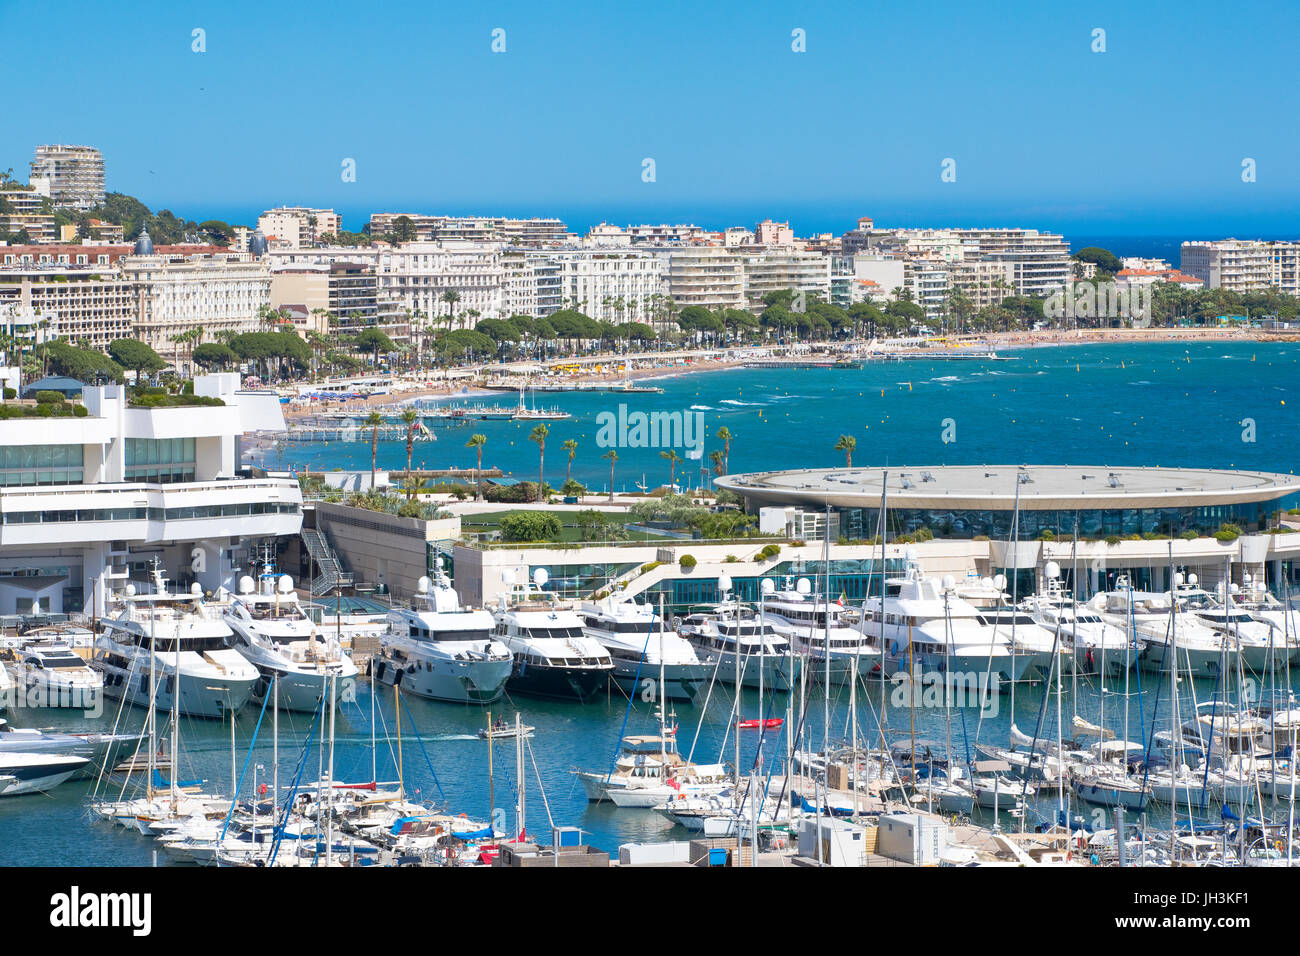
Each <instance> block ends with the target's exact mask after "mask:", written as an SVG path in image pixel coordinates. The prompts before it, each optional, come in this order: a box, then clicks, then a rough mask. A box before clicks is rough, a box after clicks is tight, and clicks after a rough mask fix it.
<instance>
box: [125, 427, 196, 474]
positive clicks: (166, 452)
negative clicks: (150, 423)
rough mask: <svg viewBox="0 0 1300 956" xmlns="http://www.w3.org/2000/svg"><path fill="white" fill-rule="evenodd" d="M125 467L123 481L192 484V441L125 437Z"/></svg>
mask: <svg viewBox="0 0 1300 956" xmlns="http://www.w3.org/2000/svg"><path fill="white" fill-rule="evenodd" d="M125 464H126V480H127V481H147V482H157V483H159V484H170V483H172V482H177V481H193V480H194V439H193V438H128V439H127V440H126V463H125Z"/></svg>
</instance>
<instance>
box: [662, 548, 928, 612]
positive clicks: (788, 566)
mask: <svg viewBox="0 0 1300 956" xmlns="http://www.w3.org/2000/svg"><path fill="white" fill-rule="evenodd" d="M826 564H827V562H825V561H785V562H782V563H780V564H777V565H775V566H774V567H773V568H772V569H771V570H770V571H768V572H766V573H765V574H762V575H758V576H754V577H735V576H733V577H732V579H731V595H732V597H733V598H736V599H738V600H741V601H748V602H750V603H756V602H757V601H758V596H759V588H761V587H762V584H761V582H762V581H763V579H764V578H770V579H771V580H772V583H773V584H775V585H776V587H777V590H781V589H782V588H784V587H785V586H786V584H787V583H794V582H795V581H797V580H798V579H799V578H807V579H808V581H809V583H810V584H811V585H812V589H813V591H814V592H815V593H818V594H820V593H822V592H823V591H824V590H826V571H827V568H826ZM879 567H880V561H879V559H871V558H865V559H852V558H835V559H832V560H831V561H830V591H829V593H830V596H831V600H837V599H838V598H839V597H840V595H843V596H844V597H845V599H846V600H847V601H849V602H850V603H853V604H858V603H861V602H862V601H863V600H865V599H866V598H868V597H870V596H872V595H876V594H879V593H880V570H879ZM905 570H906V568H905V561H904V560H903V559H902V558H889V559H887V560H886V561H885V575H886V576H887V577H895V576H898V575H901V574H903V573H904V571H905ZM787 579H788V580H787ZM646 594H647V600H649V601H650V602H651V603H657V602H658V600H659V596H660V595H663V599H664V606H665V607H666V608H668V609H670V610H671V611H673V612H674V613H679V614H680V613H682V612H685V611H688V610H690V609H691V608H693V607H695V606H698V605H702V604H704V605H707V604H717V603H718V601H720V600H721V595H720V594H719V593H718V579H717V578H716V577H712V576H710V577H704V576H701V577H690V576H687V577H681V578H671V579H668V580H665V581H662V582H660V583H659V584H656V585H653V586H652V587H650V588H648V589H647V590H646Z"/></svg>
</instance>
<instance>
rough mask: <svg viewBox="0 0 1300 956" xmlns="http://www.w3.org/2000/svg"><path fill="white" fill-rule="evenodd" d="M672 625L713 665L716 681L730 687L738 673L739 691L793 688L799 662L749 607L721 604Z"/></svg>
mask: <svg viewBox="0 0 1300 956" xmlns="http://www.w3.org/2000/svg"><path fill="white" fill-rule="evenodd" d="M674 624H675V626H676V627H677V629H678V631H680V632H681V635H682V637H684V638H686V640H688V641H690V642H691V644H693V645H694V646H695V650H696V653H698V654H699V655H700V656H701V657H706V658H708V659H710V660H712V661H714V662H715V664H716V672H717V679H718V680H719V681H722V682H723V683H727V684H734V683H735V682H736V672H737V669H739V671H740V685H741V686H742V687H752V688H754V689H756V690H757V689H758V688H759V687H760V686H761V687H762V688H763V689H764V690H779V691H788V690H790V689H791V688H793V687H794V684H795V681H796V680H797V678H798V673H799V661H800V658H799V657H798V656H797V655H795V654H793V653H792V651H791V647H790V642H789V641H787V640H786V639H785V638H784V637H782V636H781V635H780V634H778V633H777V632H776V628H774V627H773V626H772V624H771V622H770V621H766V620H764V621H763V622H762V623H761V624H760V622H759V620H758V612H757V611H755V610H754V609H753V608H752V607H750V606H749V605H746V604H741V603H740V602H738V601H724V602H723V603H721V604H718V605H716V606H715V607H714V608H713V609H712V610H711V611H702V612H697V613H695V614H690V615H687V616H686V617H685V618H683V619H681V620H680V621H679V622H678V621H675V622H674ZM737 656H739V668H737Z"/></svg>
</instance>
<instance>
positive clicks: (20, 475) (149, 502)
mask: <svg viewBox="0 0 1300 956" xmlns="http://www.w3.org/2000/svg"><path fill="white" fill-rule="evenodd" d="M194 392H195V394H196V395H201V396H211V397H215V398H220V399H221V400H222V401H224V403H225V404H224V405H222V406H214V407H186V408H134V407H131V405H130V403H129V400H128V398H127V395H126V390H125V389H124V388H121V387H120V386H116V385H110V386H98V387H89V388H87V389H86V390H85V392H84V398H83V400H84V403H85V406H86V408H87V409H88V411H89V413H90V414H89V415H88V416H87V417H85V418H15V419H9V420H6V421H0V614H30V613H32V611H33V609H34V608H39V609H40V610H41V611H42V612H43V613H47V614H50V613H53V614H60V613H63V614H67V613H87V614H90V613H93V614H96V615H101V616H102V615H103V614H104V611H105V610H106V606H107V600H106V599H107V597H108V596H109V594H110V593H111V592H113V591H116V590H118V589H120V588H123V587H125V585H126V584H127V582H128V581H129V580H130V579H135V580H137V581H143V580H146V579H147V578H146V576H147V573H148V569H149V568H150V566H151V564H152V561H153V559H154V558H158V559H159V560H160V562H161V564H162V567H163V568H164V569H165V571H166V573H167V576H168V577H169V578H170V579H171V581H172V583H173V584H174V585H179V586H181V587H185V586H187V585H188V584H189V583H191V582H197V583H198V584H199V585H200V586H201V587H203V588H204V589H205V590H209V591H215V590H216V589H217V588H220V587H225V588H226V589H228V590H231V591H233V590H235V589H236V583H237V580H238V577H239V575H240V574H243V573H247V570H246V569H247V568H249V567H251V566H252V565H253V563H254V559H255V550H256V544H257V543H258V542H260V541H263V540H268V539H273V538H275V537H276V536H280V535H292V534H297V533H298V531H299V530H300V528H301V524H302V496H301V494H300V492H299V489H298V483H297V481H295V480H293V479H291V478H260V479H254V478H245V477H241V476H240V474H239V462H240V448H239V446H240V439H241V436H242V435H243V434H244V433H245V432H248V431H253V430H256V429H283V428H284V419H283V416H282V414H281V411H280V403H279V400H278V398H277V397H276V395H275V394H274V393H273V392H246V391H242V390H241V389H240V383H239V376H238V375H233V374H225V375H205V376H199V377H198V378H196V379H195V382H194Z"/></svg>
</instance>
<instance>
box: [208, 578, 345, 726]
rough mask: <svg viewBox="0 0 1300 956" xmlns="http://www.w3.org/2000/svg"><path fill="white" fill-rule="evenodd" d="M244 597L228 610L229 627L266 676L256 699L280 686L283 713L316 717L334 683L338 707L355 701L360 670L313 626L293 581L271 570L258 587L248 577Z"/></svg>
mask: <svg viewBox="0 0 1300 956" xmlns="http://www.w3.org/2000/svg"><path fill="white" fill-rule="evenodd" d="M239 592H240V593H239V594H238V595H237V596H235V597H234V598H232V599H231V601H230V603H229V605H228V606H227V608H226V612H225V622H226V624H227V625H228V626H229V627H230V630H231V631H232V632H233V633H232V636H231V646H232V647H234V648H235V649H236V650H238V651H239V653H240V654H241V655H243V656H244V657H245V658H246V659H247V660H248V661H249V662H250V663H251V664H252V665H253V666H254V667H256V668H257V670H258V672H259V673H260V674H261V679H260V680H259V681H258V682H257V685H256V686H255V687H254V689H253V697H254V698H255V699H257V700H261V699H262V698H263V697H265V696H266V694H267V692H268V691H269V690H270V688H271V687H272V686H275V687H277V688H278V691H277V692H276V698H277V703H278V704H279V706H280V707H283V708H284V709H285V710H296V711H306V712H308V713H312V712H314V711H316V710H317V709H318V708H319V707H320V703H321V699H322V698H323V697H325V696H327V695H328V694H329V693H330V688H329V679H330V678H331V677H333V678H335V687H334V695H335V701H336V702H341V701H343V700H346V699H348V698H349V697H350V696H351V694H352V689H353V686H354V685H355V684H356V680H357V665H356V664H354V663H352V658H351V657H349V656H348V655H347V654H345V653H343V649H342V648H341V647H339V645H338V643H337V642H336V641H333V640H331V639H329V634H328V632H325V633H322V632H321V631H319V630H318V629H317V627H316V625H315V624H314V623H312V620H311V618H309V617H308V616H307V614H306V612H305V611H304V610H303V608H302V605H301V604H299V603H298V595H297V594H296V593H295V592H294V590H293V579H292V578H290V577H289V576H288V575H287V574H284V575H279V576H277V575H275V574H274V573H273V572H272V571H271V568H270V566H269V565H268V566H266V568H265V569H264V570H263V572H262V574H261V575H260V577H259V581H258V584H254V582H253V579H252V578H251V577H249V576H247V575H245V576H244V577H242V578H240V579H239Z"/></svg>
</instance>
